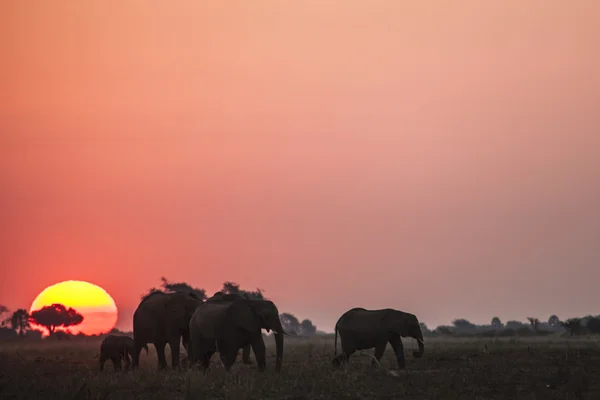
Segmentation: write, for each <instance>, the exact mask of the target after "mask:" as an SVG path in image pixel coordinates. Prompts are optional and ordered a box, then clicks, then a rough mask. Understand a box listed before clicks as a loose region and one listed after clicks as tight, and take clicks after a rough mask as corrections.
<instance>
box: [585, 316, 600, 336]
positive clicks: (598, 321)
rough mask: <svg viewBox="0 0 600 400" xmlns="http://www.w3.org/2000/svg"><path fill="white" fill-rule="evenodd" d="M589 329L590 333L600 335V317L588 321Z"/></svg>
mask: <svg viewBox="0 0 600 400" xmlns="http://www.w3.org/2000/svg"><path fill="white" fill-rule="evenodd" d="M586 326H587V328H588V330H589V331H590V333H594V334H595V333H600V318H598V317H592V318H589V319H588V321H587V325H586Z"/></svg>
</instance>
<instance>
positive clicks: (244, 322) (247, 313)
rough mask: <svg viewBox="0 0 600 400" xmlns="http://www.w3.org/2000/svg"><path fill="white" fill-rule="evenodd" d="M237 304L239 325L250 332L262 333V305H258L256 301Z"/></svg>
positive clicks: (243, 301)
mask: <svg viewBox="0 0 600 400" xmlns="http://www.w3.org/2000/svg"><path fill="white" fill-rule="evenodd" d="M236 303H237V304H236V306H237V307H236V308H238V311H237V312H236V317H237V318H236V321H237V325H238V326H239V327H240V328H242V329H244V330H246V331H248V332H256V331H260V329H261V326H262V314H261V308H262V307H261V305H260V304H257V303H258V302H257V301H256V300H245V299H244V300H242V301H238V302H236Z"/></svg>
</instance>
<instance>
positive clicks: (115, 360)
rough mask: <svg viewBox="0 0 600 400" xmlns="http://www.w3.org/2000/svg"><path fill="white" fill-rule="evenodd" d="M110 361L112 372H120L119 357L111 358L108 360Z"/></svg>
mask: <svg viewBox="0 0 600 400" xmlns="http://www.w3.org/2000/svg"><path fill="white" fill-rule="evenodd" d="M110 360H111V361H112V364H113V368H114V370H115V371H120V370H121V357H119V356H112V357H111V358H110Z"/></svg>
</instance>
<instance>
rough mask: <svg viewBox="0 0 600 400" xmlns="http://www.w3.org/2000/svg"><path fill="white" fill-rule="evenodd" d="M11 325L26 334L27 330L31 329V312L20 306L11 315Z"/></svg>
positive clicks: (21, 334) (18, 331)
mask: <svg viewBox="0 0 600 400" xmlns="http://www.w3.org/2000/svg"><path fill="white" fill-rule="evenodd" d="M10 325H11V327H12V328H13V329H14V330H15V331H16V332H17V333H18V334H19V336H25V331H26V330H27V329H29V313H28V312H27V310H25V309H24V308H19V309H18V310H17V311H15V312H14V313H13V314H12V316H11V317H10Z"/></svg>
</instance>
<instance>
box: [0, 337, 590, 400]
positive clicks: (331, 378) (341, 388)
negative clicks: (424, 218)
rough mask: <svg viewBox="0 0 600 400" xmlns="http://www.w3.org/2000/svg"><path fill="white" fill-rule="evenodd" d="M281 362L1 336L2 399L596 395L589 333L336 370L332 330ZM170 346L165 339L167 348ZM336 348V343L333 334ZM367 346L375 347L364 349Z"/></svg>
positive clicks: (290, 346)
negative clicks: (104, 356)
mask: <svg viewBox="0 0 600 400" xmlns="http://www.w3.org/2000/svg"><path fill="white" fill-rule="evenodd" d="M286 339H287V340H286V344H285V354H284V361H283V367H282V370H281V372H280V373H276V372H274V363H275V360H274V343H273V339H272V338H267V340H266V341H267V345H268V346H269V349H268V354H269V358H268V360H267V363H268V364H267V371H266V372H265V373H259V372H258V371H257V370H256V366H255V365H250V366H246V365H242V364H241V362H240V359H241V352H240V357H239V358H238V361H237V362H236V365H235V366H234V367H233V369H232V371H231V372H230V373H229V374H227V373H225V371H224V370H223V368H222V367H221V365H220V364H219V362H218V357H217V355H215V356H214V357H213V364H212V366H211V369H210V371H209V372H208V374H207V375H202V374H201V373H200V372H199V371H197V370H183V371H170V370H167V371H162V372H159V371H157V367H156V354H155V352H154V348H153V347H152V346H150V353H149V355H148V356H146V354H145V352H142V356H141V368H140V370H139V371H134V372H120V373H115V372H113V368H112V364H110V363H107V364H106V365H105V370H104V372H103V373H100V372H99V371H98V364H97V363H98V360H97V354H98V350H99V346H100V340H99V339H89V340H88V341H78V340H70V341H41V342H28V341H17V342H6V343H0V398H1V399H3V400H8V399H32V398H44V399H58V398H60V399H167V398H168V399H267V398H269V399H399V398H406V399H540V400H541V399H544V400H549V399H600V341H597V340H596V339H594V338H563V337H558V338H550V337H545V338H517V339H514V338H513V339H491V338H490V339H437V338H436V339H428V340H427V341H426V344H425V355H424V356H423V357H422V358H421V359H415V358H413V357H412V351H413V350H414V349H415V348H416V343H413V342H414V341H412V340H406V341H405V353H406V360H407V363H406V364H407V369H406V370H405V371H393V372H392V371H391V370H393V368H394V367H395V360H394V357H393V353H392V351H391V347H390V346H389V345H388V347H387V349H386V353H385V356H384V358H383V360H382V363H381V365H380V366H379V367H371V359H370V358H369V357H367V356H360V355H358V353H357V355H354V356H353V357H352V358H351V362H350V365H349V366H348V367H347V369H341V370H334V369H333V367H332V366H331V363H330V360H331V358H332V356H333V338H329V337H327V338H317V339H299V338H286ZM167 349H168V347H167ZM338 349H339V343H338ZM365 353H366V354H372V350H369V351H366V352H365Z"/></svg>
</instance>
